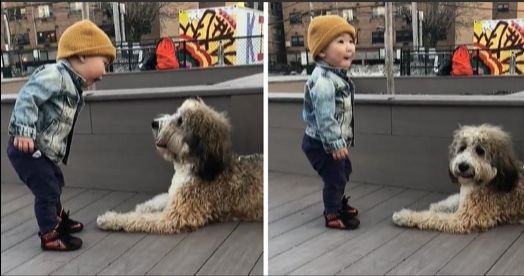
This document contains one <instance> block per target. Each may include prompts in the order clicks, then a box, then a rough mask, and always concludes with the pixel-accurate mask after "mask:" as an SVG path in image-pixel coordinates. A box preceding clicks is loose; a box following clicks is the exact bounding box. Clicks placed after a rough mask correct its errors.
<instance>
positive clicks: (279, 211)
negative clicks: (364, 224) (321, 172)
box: [268, 183, 381, 223]
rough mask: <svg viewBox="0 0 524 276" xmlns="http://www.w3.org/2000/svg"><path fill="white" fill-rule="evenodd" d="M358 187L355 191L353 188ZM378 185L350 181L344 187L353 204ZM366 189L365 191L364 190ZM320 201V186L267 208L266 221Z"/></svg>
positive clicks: (276, 218) (376, 188) (271, 220)
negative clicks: (299, 196) (276, 205)
mask: <svg viewBox="0 0 524 276" xmlns="http://www.w3.org/2000/svg"><path fill="white" fill-rule="evenodd" d="M357 187H360V188H358V189H357V190H356V191H355V190H354V189H355V188H357ZM380 188H381V186H379V185H369V184H365V185H364V184H359V183H350V184H349V185H347V187H346V194H347V195H351V199H350V203H351V204H353V201H354V200H356V199H358V198H360V197H363V196H365V195H366V194H368V193H371V192H373V191H375V190H378V189H380ZM363 189H366V190H367V191H364V190H363ZM321 201H322V187H319V188H318V189H316V190H315V191H314V192H312V193H310V194H308V195H305V196H303V197H302V198H298V199H294V200H290V201H288V202H286V203H285V204H282V205H279V206H278V207H275V208H273V209H271V210H269V212H268V213H269V214H268V216H269V218H268V222H269V223H273V222H275V221H277V220H279V219H281V218H284V217H287V216H289V215H291V214H294V213H296V212H298V211H300V210H302V209H305V208H307V207H309V206H311V205H314V204H317V203H319V202H321Z"/></svg>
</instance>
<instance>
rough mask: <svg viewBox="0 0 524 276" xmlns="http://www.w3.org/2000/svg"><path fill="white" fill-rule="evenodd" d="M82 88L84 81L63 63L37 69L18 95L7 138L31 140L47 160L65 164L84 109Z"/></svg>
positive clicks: (63, 61) (59, 61)
mask: <svg viewBox="0 0 524 276" xmlns="http://www.w3.org/2000/svg"><path fill="white" fill-rule="evenodd" d="M84 86H85V81H84V80H83V79H82V77H80V75H78V74H77V73H76V72H75V71H74V70H73V69H72V67H71V65H70V63H69V62H68V61H67V60H65V59H63V60H58V61H57V62H56V63H54V64H46V65H42V66H40V67H38V68H37V69H36V70H35V71H34V72H33V74H32V75H31V77H30V78H29V80H28V81H27V83H26V84H25V85H24V86H23V87H22V88H21V89H20V92H19V93H18V96H17V99H16V103H15V106H14V109H13V113H12V114H11V120H10V122H9V128H8V133H9V135H10V136H26V137H31V138H32V139H33V141H35V148H36V149H38V150H40V151H41V152H42V153H43V154H45V155H46V156H47V157H48V158H49V159H51V160H52V161H54V162H55V163H57V164H58V163H60V161H63V162H64V163H67V157H66V149H68V147H69V146H70V143H71V139H72V133H73V128H74V125H75V122H76V118H77V116H78V112H79V111H80V110H81V109H82V108H83V106H84V99H83V97H82V89H83V87H84ZM36 149H35V150H36ZM64 157H66V158H64Z"/></svg>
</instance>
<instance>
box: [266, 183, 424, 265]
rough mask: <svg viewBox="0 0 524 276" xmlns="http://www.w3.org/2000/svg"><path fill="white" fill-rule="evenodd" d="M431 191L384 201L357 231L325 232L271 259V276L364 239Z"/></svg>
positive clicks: (372, 210) (366, 216)
mask: <svg viewBox="0 0 524 276" xmlns="http://www.w3.org/2000/svg"><path fill="white" fill-rule="evenodd" d="M426 194H428V192H423V191H416V190H405V191H403V192H401V193H400V194H397V195H395V196H394V197H392V198H390V199H388V200H387V201H384V202H382V203H380V204H378V205H377V206H375V207H373V208H372V209H370V210H369V211H368V212H366V213H365V214H362V215H361V216H360V218H361V226H360V227H359V228H358V229H356V230H353V231H329V232H324V233H322V234H320V235H318V236H316V237H314V238H312V239H310V240H308V241H307V242H305V243H302V244H300V245H298V246H296V247H294V248H292V249H291V250H288V251H286V252H284V253H282V254H280V255H279V256H277V257H275V258H273V259H270V260H269V270H270V273H271V274H279V275H281V274H287V273H290V272H292V271H293V270H295V269H297V268H299V267H301V266H303V265H304V264H306V263H308V262H310V261H312V260H313V259H315V258H318V257H319V256H322V255H324V254H326V252H329V251H331V250H332V249H334V248H336V247H338V246H339V245H340V244H341V243H343V242H345V241H348V240H350V239H353V238H356V237H361V235H362V233H364V232H365V231H366V230H367V229H369V228H371V227H372V226H373V225H374V224H376V223H379V222H380V221H383V220H385V219H389V216H391V210H396V209H399V208H402V207H405V206H409V204H411V203H413V202H415V201H417V200H418V199H419V198H421V197H422V196H424V195H426Z"/></svg>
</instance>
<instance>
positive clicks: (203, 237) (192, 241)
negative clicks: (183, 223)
mask: <svg viewBox="0 0 524 276" xmlns="http://www.w3.org/2000/svg"><path fill="white" fill-rule="evenodd" d="M238 225H239V223H238V222H229V223H217V224H211V225H208V226H206V227H204V228H202V229H199V230H197V231H195V232H192V233H189V235H187V236H186V238H185V239H184V240H182V241H181V242H180V243H179V244H178V245H177V246H176V247H175V248H174V249H173V250H171V252H169V254H167V255H166V256H165V257H164V258H163V259H161V260H160V261H159V262H158V263H157V264H156V265H155V266H154V267H153V268H152V269H151V270H150V271H149V272H148V273H147V274H148V275H195V274H196V273H197V271H198V270H199V269H200V268H201V267H202V265H203V264H204V263H205V262H206V260H207V259H209V257H210V256H211V255H212V254H213V252H214V251H215V250H216V249H217V248H218V247H219V246H220V245H221V244H222V243H223V242H224V241H225V240H226V239H227V237H228V236H229V235H230V234H231V232H233V230H235V228H236V227H237V226H238Z"/></svg>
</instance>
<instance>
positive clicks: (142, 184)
mask: <svg viewBox="0 0 524 276" xmlns="http://www.w3.org/2000/svg"><path fill="white" fill-rule="evenodd" d="M261 83H262V81H261V80H260V81H259V82H257V83H253V84H251V85H246V86H241V87H235V86H228V87H226V86H222V87H220V86H217V87H209V86H197V87H181V88H173V87H166V88H147V89H134V90H112V91H109V90H107V91H96V93H93V94H92V95H90V96H87V105H86V107H85V108H84V109H83V110H82V112H81V113H80V116H79V119H78V122H77V126H76V127H75V135H74V139H73V144H72V147H71V155H70V158H69V165H67V166H62V169H63V172H64V175H65V179H66V185H68V186H71V187H89V188H104V189H112V190H118V191H144V192H162V191H166V190H167V188H168V187H169V184H170V182H171V177H172V175H173V166H172V164H169V163H168V162H166V161H164V160H163V159H162V158H161V157H160V156H159V155H158V154H157V153H156V150H155V147H154V142H153V137H152V132H151V120H152V119H153V118H154V117H155V116H156V115H157V114H159V113H173V112H175V111H176V109H177V108H178V106H180V104H181V103H182V102H183V100H184V99H186V98H187V97H192V96H200V97H202V99H203V100H204V101H205V102H206V103H207V104H209V105H210V106H213V107H214V108H215V109H217V110H219V111H226V112H227V114H228V116H229V118H230V120H231V124H232V126H233V134H232V139H233V145H234V150H235V151H236V152H238V153H240V154H248V153H262V152H263V141H264V140H263V117H262V116H263V87H262V85H261ZM14 100H15V95H9V96H5V95H2V111H1V123H2V125H1V146H0V153H1V162H2V163H1V175H2V183H6V182H9V183H13V182H19V180H18V177H17V176H16V174H15V172H14V170H13V168H12V166H11V164H10V162H9V160H8V159H7V156H6V152H5V150H6V145H7V140H6V139H7V133H6V132H7V127H8V123H9V119H10V116H11V111H12V108H13V104H14Z"/></svg>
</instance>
